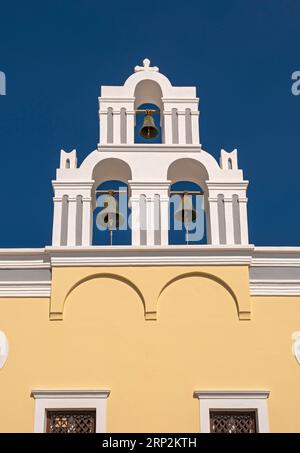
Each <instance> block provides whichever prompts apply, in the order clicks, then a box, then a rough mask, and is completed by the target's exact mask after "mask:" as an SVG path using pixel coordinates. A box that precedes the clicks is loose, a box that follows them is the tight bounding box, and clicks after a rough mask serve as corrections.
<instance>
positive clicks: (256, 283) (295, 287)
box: [249, 279, 300, 296]
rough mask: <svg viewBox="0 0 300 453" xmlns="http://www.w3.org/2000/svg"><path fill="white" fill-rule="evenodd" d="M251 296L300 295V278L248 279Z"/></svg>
mask: <svg viewBox="0 0 300 453" xmlns="http://www.w3.org/2000/svg"><path fill="white" fill-rule="evenodd" d="M249 286H250V295H251V296H300V280H279V279H278V280H275V279H274V280H252V279H251V280H250V283H249Z"/></svg>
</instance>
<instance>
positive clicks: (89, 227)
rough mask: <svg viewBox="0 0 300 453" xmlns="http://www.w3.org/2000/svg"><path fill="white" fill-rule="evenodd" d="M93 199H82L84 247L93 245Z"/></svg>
mask: <svg viewBox="0 0 300 453" xmlns="http://www.w3.org/2000/svg"><path fill="white" fill-rule="evenodd" d="M92 231H93V219H92V199H91V197H83V198H82V242H81V244H82V245H83V246H89V245H92Z"/></svg>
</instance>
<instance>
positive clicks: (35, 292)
mask: <svg viewBox="0 0 300 453" xmlns="http://www.w3.org/2000/svg"><path fill="white" fill-rule="evenodd" d="M50 295H51V281H34V282H32V281H6V282H2V281H0V297H50Z"/></svg>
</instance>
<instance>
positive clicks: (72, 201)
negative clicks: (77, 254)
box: [67, 196, 77, 246]
mask: <svg viewBox="0 0 300 453" xmlns="http://www.w3.org/2000/svg"><path fill="white" fill-rule="evenodd" d="M76 208H77V198H76V196H75V197H74V196H73V197H69V200H68V240H67V245H68V246H72V245H76Z"/></svg>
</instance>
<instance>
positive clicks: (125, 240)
mask: <svg viewBox="0 0 300 453" xmlns="http://www.w3.org/2000/svg"><path fill="white" fill-rule="evenodd" d="M95 193H96V202H95V209H94V213H93V245H130V244H131V229H130V228H129V224H128V221H129V215H130V209H129V205H128V184H125V183H124V182H122V181H118V180H110V181H105V182H103V183H101V184H99V185H98V187H97V188H96V191H95Z"/></svg>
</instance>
